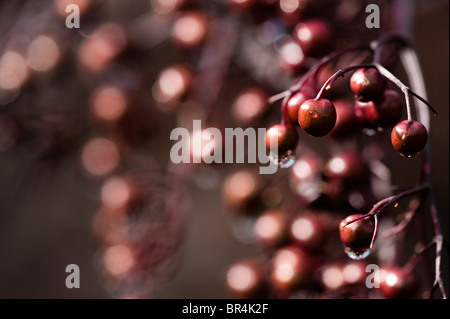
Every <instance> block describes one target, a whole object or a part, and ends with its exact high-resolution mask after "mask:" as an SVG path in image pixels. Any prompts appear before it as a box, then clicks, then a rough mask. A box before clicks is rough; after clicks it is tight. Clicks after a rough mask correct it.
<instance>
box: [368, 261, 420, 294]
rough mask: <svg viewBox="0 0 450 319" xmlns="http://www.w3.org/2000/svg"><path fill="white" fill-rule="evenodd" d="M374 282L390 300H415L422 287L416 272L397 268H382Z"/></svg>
mask: <svg viewBox="0 0 450 319" xmlns="http://www.w3.org/2000/svg"><path fill="white" fill-rule="evenodd" d="M374 280H375V283H377V284H379V287H380V290H381V292H382V293H383V295H384V297H385V298H388V299H409V298H414V297H415V296H416V294H417V292H418V289H419V287H420V280H419V278H418V277H417V275H416V274H415V273H414V272H410V271H406V270H405V269H403V268H400V267H396V266H384V267H381V268H380V270H378V271H377V272H376V273H375V276H374Z"/></svg>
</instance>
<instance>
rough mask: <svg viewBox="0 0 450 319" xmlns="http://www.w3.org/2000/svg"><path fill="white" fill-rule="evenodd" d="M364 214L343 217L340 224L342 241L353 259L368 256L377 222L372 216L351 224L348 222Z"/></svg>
mask: <svg viewBox="0 0 450 319" xmlns="http://www.w3.org/2000/svg"><path fill="white" fill-rule="evenodd" d="M361 216H363V215H362V214H354V215H350V216H348V217H346V218H345V219H343V220H342V221H341V222H340V224H339V232H340V236H341V241H342V243H343V244H344V247H345V251H346V253H347V254H348V255H349V256H350V257H351V258H353V259H359V258H360V257H361V256H363V257H361V258H364V257H367V256H368V253H367V252H368V251H369V250H370V248H371V247H370V244H371V242H372V237H373V233H374V230H375V224H374V223H373V221H372V219H371V218H363V219H360V220H357V221H355V222H353V223H351V224H348V225H347V223H348V222H350V221H352V220H354V219H356V218H359V217H361Z"/></svg>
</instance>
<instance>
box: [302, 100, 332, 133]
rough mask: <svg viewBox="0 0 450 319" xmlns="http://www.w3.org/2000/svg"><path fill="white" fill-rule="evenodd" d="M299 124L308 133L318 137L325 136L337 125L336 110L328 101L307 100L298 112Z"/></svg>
mask: <svg viewBox="0 0 450 319" xmlns="http://www.w3.org/2000/svg"><path fill="white" fill-rule="evenodd" d="M298 123H299V124H300V126H301V128H302V129H303V130H304V131H305V132H306V133H308V134H310V135H312V136H316V137H320V136H324V135H326V134H328V133H329V132H330V131H331V130H332V129H333V127H334V125H335V124H336V109H335V107H334V105H333V103H331V102H330V101H329V100H326V99H320V100H314V99H310V100H307V101H305V102H304V103H303V104H302V105H301V106H300V109H299V110H298Z"/></svg>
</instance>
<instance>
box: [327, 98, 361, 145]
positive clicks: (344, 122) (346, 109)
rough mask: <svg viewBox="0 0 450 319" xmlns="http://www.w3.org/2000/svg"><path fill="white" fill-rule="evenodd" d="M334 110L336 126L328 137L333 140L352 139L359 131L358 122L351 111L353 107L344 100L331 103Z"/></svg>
mask: <svg viewBox="0 0 450 319" xmlns="http://www.w3.org/2000/svg"><path fill="white" fill-rule="evenodd" d="M333 105H334V107H335V108H336V124H335V125H334V128H333V129H332V130H331V132H330V135H331V136H333V137H334V138H346V137H353V136H354V133H356V132H357V130H358V129H359V123H358V120H357V118H356V116H355V114H354V111H353V109H354V108H353V105H352V104H351V103H350V102H349V101H346V100H336V101H333Z"/></svg>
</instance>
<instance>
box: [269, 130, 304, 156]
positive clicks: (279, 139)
mask: <svg viewBox="0 0 450 319" xmlns="http://www.w3.org/2000/svg"><path fill="white" fill-rule="evenodd" d="M297 142H298V132H297V130H296V129H295V128H294V127H293V126H292V125H286V124H276V125H274V126H272V127H270V128H269V129H268V130H267V132H266V147H267V149H269V150H271V151H274V152H275V153H278V154H281V153H283V152H286V151H289V150H295V147H296V146H297ZM275 147H277V148H278V149H277V150H275V149H274V148H275Z"/></svg>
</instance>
